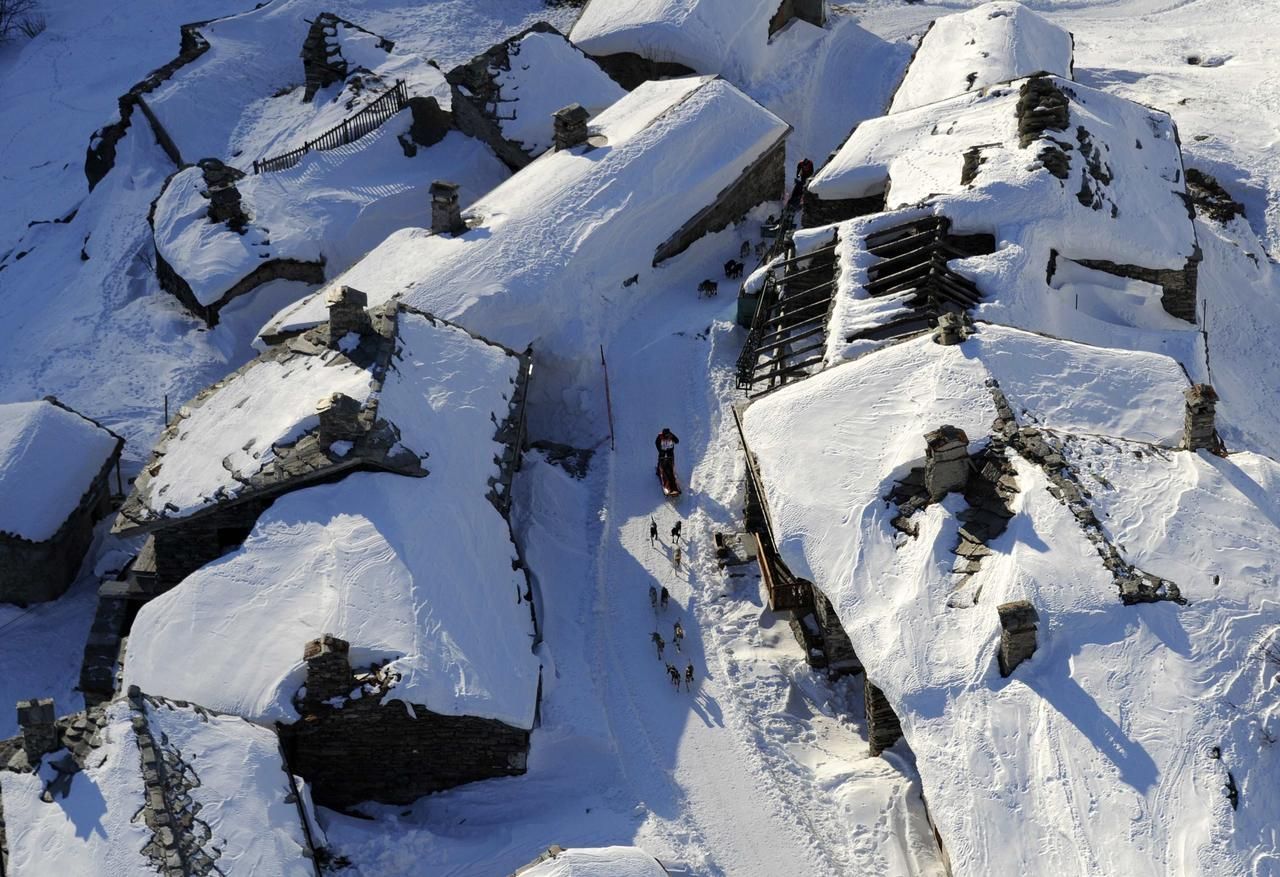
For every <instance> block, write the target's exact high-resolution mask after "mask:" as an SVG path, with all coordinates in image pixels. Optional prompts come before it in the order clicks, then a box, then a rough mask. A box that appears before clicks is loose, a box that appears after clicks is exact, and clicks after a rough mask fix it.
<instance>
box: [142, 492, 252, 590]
mask: <svg viewBox="0 0 1280 877" xmlns="http://www.w3.org/2000/svg"><path fill="white" fill-rule="evenodd" d="M270 505H271V500H270V499H259V500H246V501H244V502H239V503H234V504H231V505H227V506H224V507H222V508H218V509H217V510H215V511H213V512H211V513H207V514H203V515H200V516H198V517H195V518H188V519H183V520H181V521H177V522H175V523H174V525H173V526H171V527H164V528H161V529H159V530H156V532H155V539H156V542H155V553H156V578H157V580H158V583H159V585H160V587H161V589H162V590H168V589H169V588H172V587H174V586H175V585H177V584H178V583H179V582H181V581H182V580H183V579H185V578H186V577H187V576H189V575H191V573H193V572H195V571H196V570H198V569H199V568H200V567H202V566H204V565H205V564H207V563H212V562H213V561H215V560H217V559H218V558H219V557H221V556H222V555H223V554H225V553H226V552H227V550H228V549H229V548H232V547H234V546H235V545H238V544H239V543H240V542H241V541H243V539H244V535H243V534H247V533H248V531H249V530H250V529H252V528H253V525H254V523H255V522H256V521H257V520H258V518H259V516H261V514H262V513H263V512H264V511H266V509H267V507H268V506H270ZM237 534H240V535H239V539H235V538H234V537H235V536H236V535H237ZM233 539H234V541H232V540H233Z"/></svg>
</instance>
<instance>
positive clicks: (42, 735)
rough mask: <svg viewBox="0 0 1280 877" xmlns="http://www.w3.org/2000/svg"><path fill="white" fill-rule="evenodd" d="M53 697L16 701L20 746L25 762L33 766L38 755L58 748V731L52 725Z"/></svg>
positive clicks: (37, 761)
mask: <svg viewBox="0 0 1280 877" xmlns="http://www.w3.org/2000/svg"><path fill="white" fill-rule="evenodd" d="M56 718H57V716H55V715H54V712H53V698H51V697H43V698H40V699H39V700H20V701H18V727H19V728H21V729H22V748H23V751H25V752H26V754H27V763H28V764H30V765H32V766H33V767H34V766H35V765H36V764H38V763H39V762H40V756H42V755H45V754H47V753H49V752H53V751H55V750H56V749H58V731H57V729H56V728H55V727H54V724H53V723H54V720H55V719H56Z"/></svg>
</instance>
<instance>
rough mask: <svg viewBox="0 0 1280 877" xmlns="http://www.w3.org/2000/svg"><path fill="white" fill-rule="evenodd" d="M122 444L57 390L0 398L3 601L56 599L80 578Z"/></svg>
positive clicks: (106, 502) (116, 477)
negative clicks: (38, 396) (30, 397)
mask: <svg viewBox="0 0 1280 877" xmlns="http://www.w3.org/2000/svg"><path fill="white" fill-rule="evenodd" d="M123 447H124V439H122V438H121V437H120V436H118V435H116V434H115V433H114V432H112V431H111V430H109V429H107V428H106V427H104V426H103V425H102V424H100V423H98V422H97V421H95V420H90V419H89V418H87V417H84V416H83V415H81V414H78V413H77V412H75V411H73V410H72V409H71V408H68V407H67V406H66V405H63V404H62V403H61V402H59V401H58V400H57V399H55V398H53V397H52V396H50V397H48V398H46V399H45V400H43V401H41V402H18V403H14V404H9V405H0V602H6V603H17V604H19V605H26V604H27V603H36V602H40V601H43V600H53V599H56V598H57V597H60V596H61V595H62V593H63V592H64V591H66V589H67V587H68V586H69V585H70V584H71V582H72V581H74V580H75V577H76V574H77V573H78V572H79V570H80V564H81V561H82V560H83V559H84V555H85V552H86V551H87V550H88V548H89V545H90V544H91V543H92V541H93V527H94V524H95V523H96V522H97V521H98V519H99V518H101V517H103V516H104V515H106V514H107V513H108V512H109V511H110V508H111V494H112V487H113V485H118V484H119V472H118V471H117V467H118V465H119V462H120V450H121V448H123ZM113 479H114V480H113Z"/></svg>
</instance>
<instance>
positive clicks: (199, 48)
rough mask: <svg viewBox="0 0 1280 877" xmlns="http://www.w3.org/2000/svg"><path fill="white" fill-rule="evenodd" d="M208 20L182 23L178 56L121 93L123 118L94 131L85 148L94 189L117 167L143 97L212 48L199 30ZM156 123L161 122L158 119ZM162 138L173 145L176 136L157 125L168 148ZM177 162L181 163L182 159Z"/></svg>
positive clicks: (150, 116)
mask: <svg viewBox="0 0 1280 877" xmlns="http://www.w3.org/2000/svg"><path fill="white" fill-rule="evenodd" d="M208 23H209V22H208V21H197V22H193V23H191V24H184V25H182V28H181V34H182V39H181V42H180V44H179V48H178V56H177V57H176V58H174V59H173V60H172V61H170V62H169V63H168V64H165V65H164V66H163V67H159V68H157V69H155V70H153V71H151V72H150V73H149V74H147V77H146V78H145V79H143V80H142V81H141V82H139V83H137V84H136V85H134V86H133V87H132V88H130V89H129V90H128V91H127V92H125V93H124V94H123V95H121V96H120V99H119V101H118V104H119V108H120V119H119V121H116V122H113V123H111V124H110V125H105V126H103V127H101V128H99V129H98V130H97V131H94V132H93V135H92V136H91V137H90V138H89V147H88V149H86V150H85V157H84V175H85V178H86V179H87V180H88V181H89V190H90V191H92V190H93V187H94V186H96V185H98V183H100V182H101V181H102V178H103V177H105V176H106V175H107V174H108V173H109V172H110V171H111V169H112V168H113V167H115V163H116V144H118V143H119V142H120V140H121V139H123V137H124V135H125V133H126V132H128V130H129V125H130V123H131V121H132V119H133V109H134V107H135V106H137V105H138V104H139V102H140V101H141V100H142V96H143V95H145V94H148V93H149V92H152V91H155V90H156V89H157V88H159V87H160V86H161V85H163V84H164V83H165V82H167V81H168V80H169V78H170V77H171V76H173V74H174V73H176V72H178V70H179V69H180V68H182V67H183V66H185V65H187V64H190V63H191V62H192V61H194V60H195V59H196V58H199V57H200V56H201V55H203V54H204V53H205V52H207V51H208V50H209V42H208V41H207V40H206V39H205V38H204V37H203V36H201V34H200V31H199V28H200V27H201V25H205V24H208ZM144 115H146V116H147V118H148V121H150V120H152V119H154V118H155V117H154V114H152V113H150V110H149V108H147V109H144ZM156 124H157V125H158V121H157V122H156ZM162 137H163V138H165V139H167V140H168V142H169V144H170V146H172V143H173V141H172V138H169V136H168V134H167V133H164V132H163V128H156V142H158V143H161V145H162V147H163V148H165V149H166V151H168V150H169V146H165V145H164V142H163V140H162V139H161V138H162ZM172 149H173V152H171V153H170V156H171V157H172V155H173V154H175V153H176V152H177V147H176V146H172ZM175 163H176V164H181V162H180V161H179V162H175Z"/></svg>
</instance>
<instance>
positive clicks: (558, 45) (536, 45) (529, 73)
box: [450, 28, 626, 156]
mask: <svg viewBox="0 0 1280 877" xmlns="http://www.w3.org/2000/svg"><path fill="white" fill-rule="evenodd" d="M501 48H502V49H503V50H505V56H506V62H507V63H506V64H505V65H502V64H499V65H497V66H491V65H490V63H489V62H490V61H491V60H496V59H493V58H491V57H490V55H489V54H488V53H486V54H485V55H480V56H479V57H477V58H476V59H474V60H473V61H472V64H479V65H481V66H482V67H483V74H482V75H485V76H489V77H492V84H493V86H494V87H495V88H496V89H497V92H498V96H499V98H500V101H501V102H500V103H497V104H495V105H494V106H492V107H491V109H492V110H494V111H495V114H496V118H497V123H498V128H499V130H501V131H502V136H503V137H504V138H505V139H507V140H510V141H512V142H515V143H519V144H520V147H521V148H522V149H523V150H524V151H525V152H527V153H528V154H529V155H530V156H538V155H541V154H542V153H543V152H545V151H546V150H547V149H549V148H550V147H551V143H552V135H553V133H554V128H555V125H554V122H553V119H552V115H553V114H554V113H555V112H556V111H557V110H559V109H561V108H563V107H565V106H567V105H569V104H571V103H578V104H581V105H582V106H583V107H584V108H585V109H586V110H587V112H589V113H590V114H591V115H593V116H594V115H596V114H597V113H599V112H600V111H601V110H603V109H604V108H605V107H607V106H609V105H610V104H612V103H613V102H614V101H617V100H619V99H621V98H622V97H623V96H624V95H625V94H626V91H624V90H623V88H622V86H620V85H618V83H616V82H614V81H613V80H612V79H610V78H609V75H608V74H607V73H605V72H604V71H603V70H601V69H600V66H599V65H598V64H596V63H595V62H594V61H592V60H591V59H590V58H588V57H587V56H586V55H584V54H583V52H582V50H581V49H579V48H578V47H577V46H575V45H573V43H571V42H569V41H568V39H566V38H565V36H564V35H563V34H561V33H559V32H558V31H555V30H542V29H537V28H535V29H533V30H531V31H529V32H528V33H526V34H524V35H523V36H521V37H520V38H519V39H513V40H511V41H509V42H507V43H504V44H503V45H502V46H501ZM490 51H491V52H492V51H493V50H490ZM456 72H457V71H456V70H455V71H451V72H450V77H451V78H452V77H454V74H455V73H456ZM476 72H477V73H481V71H479V70H478V71H476ZM459 87H460V88H461V89H463V91H464V93H466V85H465V83H463V84H460V85H459Z"/></svg>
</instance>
